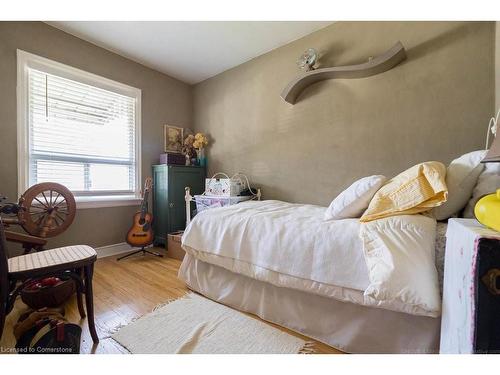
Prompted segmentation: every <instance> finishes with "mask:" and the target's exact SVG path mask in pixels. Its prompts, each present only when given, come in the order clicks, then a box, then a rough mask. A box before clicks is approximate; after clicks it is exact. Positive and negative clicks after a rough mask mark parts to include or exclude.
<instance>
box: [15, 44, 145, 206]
mask: <svg viewBox="0 0 500 375" xmlns="http://www.w3.org/2000/svg"><path fill="white" fill-rule="evenodd" d="M29 68H33V69H38V70H41V71H44V72H47V73H51V74H54V75H57V76H60V77H64V78H67V79H71V80H75V81H79V82H82V83H86V84H88V85H91V86H95V87H99V88H101V89H104V90H109V91H113V92H116V93H119V94H122V95H126V96H130V97H134V98H135V100H136V108H135V124H136V129H135V158H136V175H135V180H136V181H135V194H134V195H121V196H120V195H110V196H80V197H75V200H76V205H77V208H97V207H116V206H135V205H138V204H140V203H141V196H140V189H141V184H142V178H141V176H142V173H141V97H142V91H141V90H140V89H138V88H135V87H132V86H128V85H125V84H123V83H120V82H116V81H113V80H110V79H108V78H104V77H101V76H99V75H96V74H93V73H89V72H86V71H84V70H80V69H77V68H73V67H71V66H69V65H65V64H62V63H59V62H56V61H53V60H50V59H46V58H44V57H41V56H37V55H34V54H32V53H29V52H26V51H23V50H20V49H18V50H17V173H18V174H17V190H18V195H19V196H21V194H23V193H24V192H25V191H26V190H27V189H28V187H29V186H28V185H29V182H28V181H29V178H28V173H29V167H28V163H29V160H28V152H29V132H28V110H29V108H28V85H29V81H28V69H29Z"/></svg>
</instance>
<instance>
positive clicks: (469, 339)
mask: <svg viewBox="0 0 500 375" xmlns="http://www.w3.org/2000/svg"><path fill="white" fill-rule="evenodd" d="M440 352H441V353H500V233H499V232H496V231H494V230H491V229H487V228H485V227H484V226H482V225H481V224H479V223H478V222H477V221H476V220H474V219H450V220H449V222H448V229H447V232H446V254H445V266H444V287H443V312H442V318H441V345H440Z"/></svg>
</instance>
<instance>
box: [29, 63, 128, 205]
mask: <svg viewBox="0 0 500 375" xmlns="http://www.w3.org/2000/svg"><path fill="white" fill-rule="evenodd" d="M27 100H28V108H27V109H28V111H27V117H28V118H27V120H28V121H27V122H28V137H29V142H28V153H29V155H28V163H29V165H28V174H29V178H28V180H29V185H30V186H31V185H34V184H37V183H40V182H47V181H51V182H58V183H61V184H63V185H65V186H67V187H68V188H69V189H70V190H71V191H72V192H73V193H74V194H75V195H76V196H85V195H92V196H94V195H119V194H124V195H127V194H133V193H135V192H136V188H137V187H136V171H137V165H136V160H137V158H136V144H135V142H136V134H135V133H136V113H135V112H136V98H134V97H129V96H126V95H121V94H119V93H116V92H112V91H107V90H104V89H102V88H99V87H95V86H92V85H88V84H86V83H82V82H78V81H75V80H70V79H67V78H64V77H60V76H57V75H53V74H49V73H46V72H43V71H40V70H37V69H32V68H29V69H28V98H27Z"/></svg>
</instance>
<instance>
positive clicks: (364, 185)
mask: <svg viewBox="0 0 500 375" xmlns="http://www.w3.org/2000/svg"><path fill="white" fill-rule="evenodd" d="M386 181H387V177H385V176H380V175H376V176H369V177H363V178H360V179H359V180H357V181H356V182H354V183H353V184H352V185H351V186H349V187H348V188H347V189H345V190H344V191H343V192H342V193H340V194H339V195H337V197H336V198H335V199H334V200H333V201H332V203H330V206H328V208H327V209H326V212H325V220H331V219H347V218H353V217H361V215H362V214H363V212H364V211H365V210H366V209H367V208H368V205H369V204H370V201H371V200H372V198H373V196H374V195H375V193H376V192H377V190H378V189H380V188H381V187H382V185H383V184H384V183H385V182H386Z"/></svg>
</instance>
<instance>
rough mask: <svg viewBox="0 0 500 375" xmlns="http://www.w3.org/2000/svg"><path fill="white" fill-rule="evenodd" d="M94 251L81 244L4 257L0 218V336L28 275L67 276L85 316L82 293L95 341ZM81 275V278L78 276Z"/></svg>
mask: <svg viewBox="0 0 500 375" xmlns="http://www.w3.org/2000/svg"><path fill="white" fill-rule="evenodd" d="M96 258H97V254H96V252H95V250H94V249H92V248H91V247H89V246H85V245H78V246H67V247H60V248H57V249H52V250H45V251H41V252H37V253H32V254H26V255H21V256H17V257H13V258H10V259H8V258H7V247H6V241H5V232H4V227H3V224H2V220H1V218H0V338H1V337H2V333H3V328H4V324H5V318H6V316H7V314H8V313H9V312H11V311H12V308H13V307H14V303H15V301H16V298H17V296H18V295H19V293H20V292H21V290H22V289H23V287H24V286H25V284H26V282H27V281H28V280H29V279H32V278H44V277H50V276H56V277H61V276H65V277H67V276H69V277H71V278H72V279H73V280H74V281H75V283H76V286H77V288H76V289H77V301H78V311H79V312H80V316H81V317H82V319H83V318H85V311H84V309H83V301H82V293H84V294H85V302H86V307H87V315H88V323H89V330H90V335H91V336H92V340H93V341H94V343H97V342H99V338H98V336H97V332H96V329H95V322H94V301H93V299H94V297H93V294H92V275H93V272H94V262H95V260H96ZM82 275H83V277H82Z"/></svg>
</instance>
